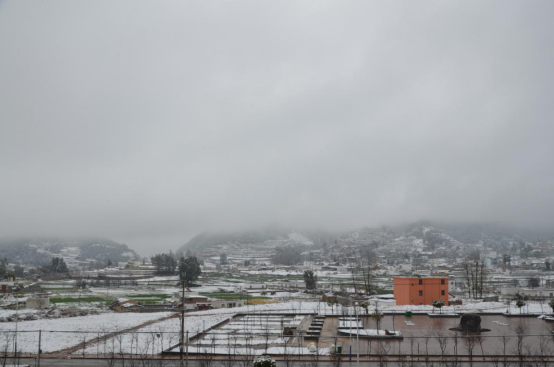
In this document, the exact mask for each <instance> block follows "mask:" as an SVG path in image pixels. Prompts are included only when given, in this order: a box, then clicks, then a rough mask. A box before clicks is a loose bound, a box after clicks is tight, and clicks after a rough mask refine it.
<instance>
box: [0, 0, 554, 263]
mask: <svg viewBox="0 0 554 367" xmlns="http://www.w3.org/2000/svg"><path fill="white" fill-rule="evenodd" d="M553 13H554V3H553V2H551V1H534V2H518V1H502V2H501V1H491V2H481V1H451V2H442V1H423V2H397V1H387V2H365V1H352V2H342V1H307V2H295V1H279V2H263V3H262V2H257V1H238V2H186V1H169V0H168V1H162V2H147V1H137V0H135V1H117V2H113V1H107V0H99V1H94V2H75V1H72V0H59V1H0V52H1V54H2V57H0V172H1V173H2V174H1V176H0V177H1V179H0V236H21V237H29V236H43V235H58V236H89V235H93V236H99V237H100V236H101V237H107V238H111V239H113V240H116V241H118V242H123V243H126V244H128V245H129V246H131V247H132V248H136V250H137V251H138V252H139V253H141V254H151V253H153V252H161V251H168V250H169V249H170V248H172V249H174V247H173V246H176V245H177V243H178V242H179V244H178V246H180V245H182V244H184V243H186V242H187V241H188V239H190V238H192V237H193V236H194V235H196V234H198V233H200V232H203V231H206V230H208V231H209V230H223V231H226V230H234V229H242V228H256V227H259V226H264V225H267V224H268V223H276V224H279V225H282V226H285V227H295V228H328V229H330V230H335V229H349V228H352V229H355V228H360V227H363V226H378V225H383V224H395V223H401V222H410V221H418V220H421V219H429V220H439V221H442V222H494V223H509V224H513V225H518V226H523V227H530V228H538V229H550V228H553V225H554V174H553V172H552V167H554V144H553V143H552V136H554V124H552V122H551V121H550V120H551V119H552V108H553V106H554V101H553V96H554V90H553V88H554V78H553V73H552V65H554V48H553V47H552V46H551V44H552V41H551V38H552V37H551V36H552V34H554V23H553V22H552V21H551V19H550V18H551V14H553ZM22 19H25V20H26V21H22ZM549 167H550V168H549ZM134 244H136V245H134Z"/></svg>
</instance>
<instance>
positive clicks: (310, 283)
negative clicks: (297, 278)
mask: <svg viewBox="0 0 554 367" xmlns="http://www.w3.org/2000/svg"><path fill="white" fill-rule="evenodd" d="M304 282H306V289H308V290H314V289H316V288H317V276H316V275H315V274H314V272H313V271H312V270H306V271H305V272H304Z"/></svg>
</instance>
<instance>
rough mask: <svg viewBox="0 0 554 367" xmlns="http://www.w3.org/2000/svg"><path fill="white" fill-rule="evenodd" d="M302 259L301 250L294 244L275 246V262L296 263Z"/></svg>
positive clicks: (283, 263)
mask: <svg viewBox="0 0 554 367" xmlns="http://www.w3.org/2000/svg"><path fill="white" fill-rule="evenodd" d="M301 260H302V257H301V256H300V250H298V249H296V248H295V247H293V246H279V247H276V248H275V255H273V263H274V264H282V265H294V264H298V263H299V262H300V261H301Z"/></svg>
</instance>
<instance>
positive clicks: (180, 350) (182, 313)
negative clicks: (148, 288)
mask: <svg viewBox="0 0 554 367" xmlns="http://www.w3.org/2000/svg"><path fill="white" fill-rule="evenodd" d="M181 276H182V279H181V287H182V288H181V333H180V336H179V339H180V343H179V356H180V359H181V366H183V350H184V347H185V273H183V274H182V275H181Z"/></svg>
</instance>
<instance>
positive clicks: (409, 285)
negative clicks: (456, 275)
mask: <svg viewBox="0 0 554 367" xmlns="http://www.w3.org/2000/svg"><path fill="white" fill-rule="evenodd" d="M394 299H395V300H396V304H397V305H401V306H405V305H432V304H433V301H435V300H439V299H442V300H443V301H444V302H445V305H446V306H448V278H394Z"/></svg>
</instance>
